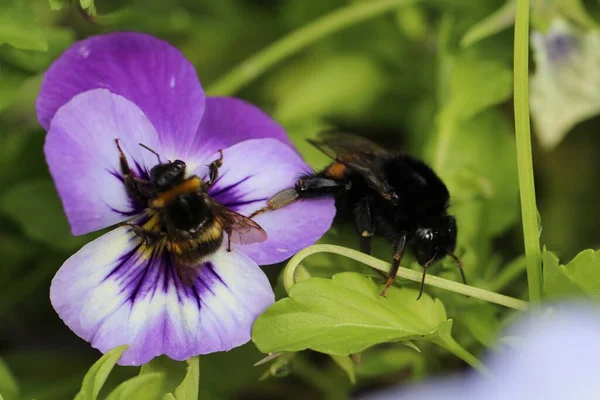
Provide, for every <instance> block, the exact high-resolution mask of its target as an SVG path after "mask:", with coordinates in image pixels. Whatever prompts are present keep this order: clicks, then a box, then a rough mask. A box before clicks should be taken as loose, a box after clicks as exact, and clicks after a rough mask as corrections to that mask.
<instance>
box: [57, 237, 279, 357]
mask: <svg viewBox="0 0 600 400" xmlns="http://www.w3.org/2000/svg"><path fill="white" fill-rule="evenodd" d="M50 298H51V300H52V305H53V306H54V308H55V310H56V311H57V313H58V314H59V316H60V317H61V318H62V319H63V321H64V322H65V324H67V326H68V327H69V328H71V330H73V332H75V333H76V334H77V335H78V336H80V337H81V338H82V339H84V340H86V341H88V342H90V343H91V344H92V346H94V347H95V348H97V349H99V350H100V351H102V352H106V351H108V350H110V349H112V348H114V347H116V346H118V345H122V344H127V345H129V348H128V349H127V351H126V352H125V353H124V354H123V357H122V358H121V360H120V361H119V363H120V364H122V365H141V364H144V363H147V362H148V361H150V360H151V359H152V358H154V357H156V356H159V355H161V354H166V355H167V356H169V357H171V358H172V359H175V360H185V359H188V358H190V357H192V356H194V355H198V354H207V353H212V352H216V351H226V350H230V349H232V348H234V347H237V346H240V345H242V344H244V343H246V342H248V341H249V340H250V334H251V327H252V324H253V323H254V320H255V319H256V317H257V316H258V315H259V314H260V313H261V312H263V311H264V310H265V309H266V308H267V307H268V306H269V305H271V304H272V303H273V302H274V296H273V291H272V289H271V286H270V284H269V281H268V279H267V277H266V276H265V275H264V273H263V272H262V271H261V270H260V268H258V266H257V265H256V264H255V263H254V262H253V261H252V260H250V259H249V258H247V257H246V256H244V255H243V254H241V253H239V252H238V251H235V250H234V251H232V252H227V251H226V250H224V249H221V250H219V251H218V252H217V253H215V254H214V255H212V256H210V257H209V258H208V259H207V261H206V262H205V263H204V264H203V265H202V267H201V270H200V273H199V276H198V278H197V280H196V283H195V284H194V286H191V287H188V286H184V285H182V284H181V282H180V281H179V278H177V277H176V275H175V271H174V267H173V264H172V261H171V257H170V255H169V254H168V253H166V252H161V251H158V250H154V251H152V250H148V249H147V248H142V247H140V241H139V239H138V238H137V237H135V236H134V235H133V234H132V233H131V231H130V230H129V229H128V228H126V227H120V228H117V229H115V230H113V231H112V232H109V233H107V234H106V235H104V236H102V237H100V238H99V239H96V240H95V241H93V242H91V243H89V244H87V245H86V246H85V247H83V248H82V249H81V250H80V251H79V252H77V253H76V254H75V255H73V256H72V257H71V258H69V259H68V260H67V261H66V262H65V264H64V265H63V266H62V267H61V269H60V270H59V271H58V273H57V274H56V276H55V277H54V279H53V281H52V286H51V288H50Z"/></svg>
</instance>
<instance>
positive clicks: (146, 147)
mask: <svg viewBox="0 0 600 400" xmlns="http://www.w3.org/2000/svg"><path fill="white" fill-rule="evenodd" d="M138 144H139V145H140V146H142V147H143V148H144V149H146V150H148V151H149V152H150V153H152V154H154V155H155V156H156V158H157V159H158V163H159V164H162V161H161V159H160V154H158V153H157V152H156V151H155V150H152V149H151V148H150V147H148V146H146V145H145V144H143V143H138Z"/></svg>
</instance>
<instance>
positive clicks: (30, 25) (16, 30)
mask: <svg viewBox="0 0 600 400" xmlns="http://www.w3.org/2000/svg"><path fill="white" fill-rule="evenodd" d="M4 43H8V44H9V45H11V46H14V47H17V48H20V49H25V50H38V51H46V50H48V43H47V42H46V38H44V34H43V33H42V30H41V29H40V27H39V26H38V25H37V24H36V23H35V14H34V12H33V10H32V9H31V7H30V6H29V3H28V2H26V1H21V0H4V1H2V2H0V45H2V44H4Z"/></svg>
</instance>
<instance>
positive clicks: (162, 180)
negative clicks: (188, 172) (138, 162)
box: [150, 160, 185, 190]
mask: <svg viewBox="0 0 600 400" xmlns="http://www.w3.org/2000/svg"><path fill="white" fill-rule="evenodd" d="M184 176H185V163H184V162H183V161H181V160H175V161H172V162H168V163H166V164H158V165H155V166H154V167H152V169H151V170H150V180H151V181H152V184H153V185H154V187H155V188H156V189H158V190H166V189H169V188H170V187H172V186H174V185H176V184H177V183H179V182H180V181H181V180H182V179H183V177H184Z"/></svg>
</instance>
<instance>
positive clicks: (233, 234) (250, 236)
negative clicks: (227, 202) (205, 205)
mask: <svg viewBox="0 0 600 400" xmlns="http://www.w3.org/2000/svg"><path fill="white" fill-rule="evenodd" d="M213 210H214V212H215V215H216V216H217V218H218V219H219V221H220V222H221V224H222V225H223V230H224V231H225V232H227V234H228V235H229V240H230V241H231V243H237V244H250V243H258V242H264V241H265V240H267V232H265V231H264V229H263V228H261V227H260V225H258V224H257V223H256V222H254V221H253V220H252V219H250V218H248V217H245V216H243V215H242V214H238V213H237V212H235V211H233V210H230V209H229V208H227V207H225V206H223V205H221V204H218V203H216V202H213Z"/></svg>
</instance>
